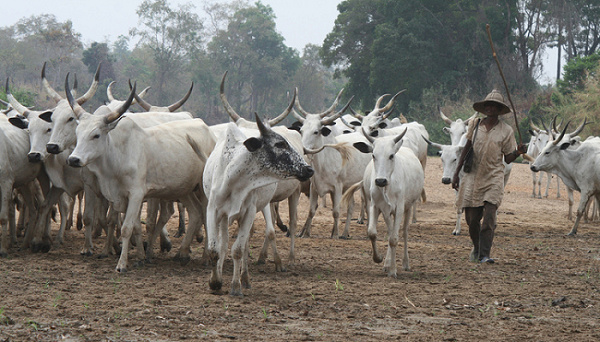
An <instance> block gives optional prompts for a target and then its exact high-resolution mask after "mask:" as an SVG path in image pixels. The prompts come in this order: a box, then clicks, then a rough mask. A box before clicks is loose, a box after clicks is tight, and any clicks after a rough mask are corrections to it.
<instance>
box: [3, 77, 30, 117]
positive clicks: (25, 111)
mask: <svg viewBox="0 0 600 342" xmlns="http://www.w3.org/2000/svg"><path fill="white" fill-rule="evenodd" d="M5 90H6V98H7V99H8V102H10V105H11V106H12V107H13V108H14V109H15V110H16V111H17V112H18V113H19V114H21V115H23V116H24V117H27V116H29V109H27V107H25V106H23V105H22V104H21V103H20V102H19V101H17V99H16V98H15V97H14V96H13V94H12V93H11V92H10V88H9V87H8V77H7V78H6V88H5ZM7 105H8V104H7Z"/></svg>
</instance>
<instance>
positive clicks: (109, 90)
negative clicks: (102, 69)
mask: <svg viewBox="0 0 600 342" xmlns="http://www.w3.org/2000/svg"><path fill="white" fill-rule="evenodd" d="M115 83H117V81H112V82H110V83H109V84H108V87H106V97H108V101H110V102H113V101H116V100H115V97H114V96H113V93H112V86H113V85H114V84H115Z"/></svg>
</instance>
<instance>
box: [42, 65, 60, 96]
mask: <svg viewBox="0 0 600 342" xmlns="http://www.w3.org/2000/svg"><path fill="white" fill-rule="evenodd" d="M42 85H43V86H44V89H46V92H47V93H48V95H50V97H51V98H52V99H53V100H54V102H58V101H60V100H62V99H63V97H62V96H60V95H59V94H58V92H56V90H54V88H52V87H51V86H50V83H49V82H48V79H46V62H44V66H42Z"/></svg>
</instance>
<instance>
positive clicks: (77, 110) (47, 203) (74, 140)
mask: <svg viewBox="0 0 600 342" xmlns="http://www.w3.org/2000/svg"><path fill="white" fill-rule="evenodd" d="M45 69H46V65H45V64H44V67H43V68H42V75H41V76H42V84H43V86H44V89H45V90H46V92H47V93H48V95H49V96H50V97H51V98H52V99H53V100H54V101H55V102H56V106H55V107H54V108H50V109H46V110H33V109H31V108H27V107H25V106H23V105H22V104H21V103H19V102H18V101H17V100H16V99H15V97H14V96H13V95H12V94H11V92H10V89H9V82H8V80H7V82H6V94H7V99H8V103H5V102H4V101H2V102H3V104H4V105H5V106H6V110H4V111H3V112H4V115H1V116H0V118H1V120H0V146H1V147H0V153H1V154H2V155H1V157H0V173H1V177H0V193H1V202H0V206H1V210H0V224H1V225H2V240H1V246H0V256H1V257H6V256H7V253H8V251H9V248H11V246H15V245H16V243H17V235H18V234H21V233H24V238H23V241H22V247H23V248H31V250H32V251H34V252H37V251H42V252H47V251H49V250H50V248H51V246H52V241H51V237H50V221H51V219H52V217H53V214H54V208H55V207H56V205H58V209H59V212H60V216H61V223H60V230H59V232H58V234H57V235H56V237H55V240H54V243H55V245H60V244H61V243H62V241H63V234H64V231H65V229H66V228H67V227H70V226H71V225H72V224H73V211H74V210H73V206H74V204H75V203H76V200H75V199H76V198H77V197H79V203H80V204H81V202H82V198H83V202H84V203H85V206H84V209H83V215H82V216H81V208H80V210H79V211H78V212H79V214H78V217H77V227H78V228H82V227H83V228H85V243H84V246H83V248H82V250H81V253H82V254H84V255H91V254H92V251H93V249H94V246H93V240H92V237H93V236H98V235H99V234H101V233H102V231H105V232H106V236H107V241H106V243H105V247H104V249H103V250H102V252H100V255H101V256H108V255H110V254H116V255H118V254H120V257H119V260H118V263H117V266H116V270H117V271H119V272H124V271H126V270H127V266H128V251H129V249H130V242H131V246H133V247H135V251H136V258H137V260H138V262H140V263H141V262H144V261H145V260H148V259H151V258H152V257H153V256H154V247H153V246H154V243H155V240H156V238H157V236H160V248H161V251H163V250H170V249H171V242H170V240H169V237H168V234H167V231H166V228H165V226H166V223H167V221H168V220H169V218H170V217H171V216H172V214H173V213H174V203H178V208H179V211H180V218H181V217H184V215H185V211H187V213H188V215H189V225H188V229H187V231H186V232H184V231H182V230H180V232H179V233H178V234H185V236H184V238H183V240H182V243H181V247H180V249H179V251H178V253H177V256H176V258H178V259H180V260H181V261H182V262H184V263H185V262H187V261H189V260H190V245H191V243H192V241H193V239H194V238H196V239H197V240H198V241H202V240H201V239H202V238H203V236H202V226H204V229H205V232H206V239H204V249H203V251H204V252H203V253H204V254H203V256H202V258H203V260H204V261H205V262H207V263H209V264H210V265H211V266H212V273H211V277H210V280H209V285H210V288H211V289H212V290H215V291H220V290H221V288H222V282H223V281H222V269H223V262H224V260H225V258H226V253H227V251H228V247H229V241H228V239H229V236H230V232H229V227H230V226H231V224H232V223H233V221H237V223H238V228H237V232H236V234H237V237H236V240H235V241H234V243H233V245H232V247H231V256H232V258H233V264H234V267H233V277H232V285H231V294H233V295H242V288H244V287H246V288H247V287H249V286H250V280H249V279H250V278H249V273H248V254H249V251H248V241H249V238H250V235H251V229H252V225H253V222H254V219H255V216H256V213H257V212H258V211H262V213H263V215H264V218H265V222H266V231H265V241H264V245H263V248H262V251H261V253H260V257H259V262H261V261H264V260H265V259H266V258H267V255H268V250H269V247H270V248H271V249H272V251H273V257H274V261H275V266H276V270H277V271H281V270H283V269H284V265H283V262H282V260H281V258H280V256H279V254H278V252H277V249H276V244H275V228H274V227H275V224H276V222H277V224H278V225H279V226H280V227H284V225H283V223H280V222H281V220H280V218H279V214H278V205H277V203H278V202H280V201H283V200H285V199H287V200H288V207H289V211H290V212H289V229H288V235H289V237H290V239H291V243H290V252H289V258H288V263H289V264H292V263H293V262H294V259H295V256H294V238H295V237H296V221H297V217H298V215H297V207H298V202H299V198H300V195H301V193H305V194H307V195H308V197H309V201H310V209H309V213H308V218H307V220H306V222H305V224H304V226H303V227H302V230H301V231H300V233H299V234H298V236H302V237H308V236H310V229H311V224H312V219H313V217H314V215H315V212H316V210H317V207H318V203H319V201H318V200H319V198H323V197H325V196H326V195H327V194H329V195H330V198H331V201H332V204H331V207H332V215H333V229H332V232H331V236H332V238H348V237H349V224H350V217H351V215H352V212H353V208H354V193H355V192H356V191H359V193H360V195H361V196H360V197H361V200H362V201H361V202H362V203H361V208H362V210H361V217H360V219H359V220H361V221H362V220H363V218H364V216H365V214H364V213H365V211H366V212H367V218H368V231H367V233H368V237H369V239H370V240H371V242H372V247H373V260H375V262H377V263H380V262H382V261H383V259H384V258H383V257H382V256H381V255H380V254H379V253H378V252H377V248H376V241H377V221H378V217H379V215H380V214H381V215H382V216H383V221H384V222H385V224H386V226H387V235H388V251H387V254H386V257H385V263H384V271H385V272H387V274H388V275H389V276H391V277H395V276H396V275H397V266H396V248H397V245H398V239H399V232H400V226H402V229H403V239H404V256H403V269H404V270H409V261H408V252H407V232H408V226H409V223H410V222H411V221H413V222H414V221H415V220H416V219H417V218H416V212H417V210H416V205H417V203H418V202H419V200H423V201H425V199H426V194H425V191H424V178H425V177H424V175H425V167H426V163H427V147H428V144H429V145H431V146H433V147H435V148H437V149H439V150H440V155H441V159H442V164H443V168H444V171H443V178H442V182H443V183H445V184H448V183H450V180H451V176H452V174H453V172H454V169H455V168H456V165H457V159H458V158H459V156H460V154H461V152H462V148H463V146H464V143H465V133H466V128H467V125H468V123H469V121H470V120H473V119H474V118H475V116H476V115H473V116H472V117H471V118H469V119H467V120H464V121H463V120H461V119H458V120H456V121H452V120H450V119H448V117H446V116H445V115H444V114H443V113H442V112H441V111H440V116H441V118H442V119H443V120H444V121H445V122H446V123H447V124H448V127H446V128H444V131H446V133H448V134H449V135H450V136H451V145H441V144H438V143H435V142H432V141H430V140H429V135H428V133H427V130H426V129H425V127H424V126H423V125H422V124H419V123H417V122H410V123H409V122H406V120H405V119H404V117H403V116H402V115H400V118H395V119H392V120H390V119H388V117H389V116H390V114H391V113H392V111H393V110H394V108H393V107H394V101H395V99H396V98H397V96H399V95H400V94H401V92H399V93H397V94H396V95H394V96H393V97H392V98H391V99H390V100H389V101H388V102H387V104H386V105H385V106H383V107H382V102H383V100H384V99H385V97H386V96H388V95H383V96H381V97H379V98H378V99H377V101H376V103H375V106H374V108H373V110H371V111H370V112H369V113H365V115H361V114H357V113H355V112H354V111H352V113H353V114H344V113H345V112H346V111H347V110H348V109H349V106H350V101H351V100H350V101H349V102H348V104H346V105H345V106H344V107H343V108H342V109H341V110H339V111H336V108H337V106H338V103H339V99H340V97H341V94H342V91H340V93H339V94H338V96H337V97H336V99H335V101H334V103H333V104H332V105H331V107H330V108H328V109H327V110H325V111H324V112H322V113H309V112H307V111H306V110H304V109H303V108H302V106H301V105H300V102H299V99H298V94H297V93H298V90H297V89H296V91H295V92H294V94H293V97H292V100H291V101H290V104H289V106H288V107H287V108H286V109H285V110H284V111H283V112H282V113H281V114H280V115H278V116H277V117H275V118H274V119H270V120H267V121H264V122H263V120H261V118H260V117H259V116H258V115H255V118H256V122H252V121H249V120H246V119H243V118H241V117H240V115H239V114H237V113H236V112H235V110H234V109H233V107H232V106H231V105H230V104H229V102H228V100H227V97H226V95H225V92H224V83H225V79H226V75H227V73H225V74H224V75H223V79H222V82H221V87H220V96H221V100H222V103H223V106H224V108H225V111H226V112H227V113H228V114H229V116H230V119H231V120H232V121H233V122H229V123H223V124H218V125H213V126H208V125H207V124H206V123H205V122H204V121H203V120H202V119H199V118H194V116H193V115H192V114H191V113H189V112H182V111H177V110H178V109H179V107H181V105H183V103H184V102H185V101H186V100H187V98H188V97H189V96H190V93H191V91H192V88H190V90H189V91H188V93H187V94H186V96H185V97H184V98H183V99H182V100H180V101H178V102H177V103H175V104H173V105H170V106H168V107H156V106H152V105H150V104H148V103H147V102H146V101H145V100H144V99H143V97H144V95H145V93H146V91H147V88H146V89H144V90H143V91H141V92H140V93H139V94H138V93H137V91H136V85H135V84H134V85H133V86H131V85H130V87H131V92H130V94H129V96H128V98H127V99H126V100H125V101H120V100H116V99H115V98H114V96H113V95H112V91H111V88H112V84H111V85H109V87H108V89H107V95H108V99H109V103H107V104H106V105H102V106H100V107H99V108H97V109H96V110H95V111H94V112H93V113H89V112H87V111H86V110H85V109H84V108H83V107H82V105H83V104H84V103H85V102H86V101H88V100H89V99H91V98H92V97H93V96H94V94H95V92H96V90H97V88H98V79H99V71H100V68H99V67H98V70H97V71H96V74H95V77H94V81H93V82H92V84H91V86H90V88H89V89H88V90H87V92H86V93H85V94H83V95H82V96H80V97H77V89H76V84H77V81H76V80H75V86H74V87H73V89H71V87H70V82H69V75H67V77H66V80H65V96H62V95H61V94H59V93H58V92H57V91H55V90H54V89H53V88H52V86H51V85H50V84H49V82H48V81H47V79H46V76H45ZM192 86H193V85H192ZM135 103H137V104H139V105H140V106H141V107H142V108H143V109H144V111H143V112H137V113H133V112H129V111H128V109H129V107H130V106H131V105H133V104H135ZM296 110H297V111H296ZM350 110H351V108H350ZM290 113H291V114H292V115H293V116H294V117H295V118H296V119H297V122H296V123H295V124H294V125H292V127H289V128H288V127H284V126H280V125H278V124H279V123H280V122H281V121H282V120H283V119H285V118H286V117H287V116H288V115H289V114H290ZM584 125H585V122H584V123H583V124H581V125H580V126H579V127H578V128H577V129H576V130H575V131H573V132H571V133H566V131H567V128H568V126H569V124H568V123H567V124H566V125H565V127H564V128H563V129H562V131H560V132H558V131H557V129H556V125H555V123H553V125H552V126H553V128H552V129H548V128H546V127H544V128H545V129H544V130H541V129H538V128H537V127H535V126H533V125H532V131H531V134H532V138H531V139H532V140H531V142H530V144H529V151H528V154H530V155H532V156H538V157H537V159H536V161H535V162H534V163H532V165H531V170H532V171H535V172H537V171H546V172H550V173H554V174H557V175H558V176H560V178H561V179H562V180H563V181H564V182H565V184H566V185H567V187H568V188H569V189H572V190H577V191H580V192H581V202H580V205H579V208H578V210H577V217H576V220H575V223H574V225H573V229H572V231H571V233H570V234H575V233H576V231H577V226H578V224H579V221H580V219H581V217H582V216H583V213H584V210H585V209H586V204H587V202H588V200H589V199H590V198H591V197H595V198H596V199H600V198H599V196H600V192H598V190H600V179H599V174H598V172H597V171H596V170H597V166H596V159H597V158H599V157H598V156H599V155H600V154H599V153H598V152H600V138H589V139H587V140H585V141H583V142H581V141H580V139H579V137H578V136H577V135H578V134H579V133H580V132H581V130H582V129H583V127H584ZM599 162H600V161H599ZM509 174H510V165H506V172H505V175H506V177H505V182H506V181H507V180H508V176H509ZM550 178H551V177H548V179H550ZM540 182H541V178H540V179H539V180H538V179H537V177H536V176H535V174H534V176H533V184H534V190H533V196H536V192H535V186H536V183H537V185H538V194H537V196H539V197H541V190H540V189H539V186H540V184H541V183H540ZM548 184H549V183H548ZM572 190H569V191H570V201H569V214H570V212H571V207H572ZM547 191H548V190H547V188H546V195H547ZM144 202H146V203H147V206H146V212H147V217H146V222H145V223H146V228H147V241H146V242H144V241H143V233H142V228H141V223H142V221H141V217H140V216H141V212H142V206H143V203H144ZM343 206H345V207H347V212H346V215H347V219H346V223H345V227H344V231H343V232H342V234H339V229H338V226H339V213H340V208H341V207H343ZM16 207H18V208H19V217H18V220H17V219H16V209H15V208H16ZM411 214H412V215H411ZM460 215H461V213H460V211H458V212H457V222H456V229H455V231H454V232H453V234H459V233H460V221H461V220H460ZM24 227H26V228H24ZM117 227H120V229H119V230H117V229H116V228H117ZM119 232H120V239H121V244H119V243H118V241H117V237H116V235H117V234H118V233H119ZM132 239H133V240H132Z"/></svg>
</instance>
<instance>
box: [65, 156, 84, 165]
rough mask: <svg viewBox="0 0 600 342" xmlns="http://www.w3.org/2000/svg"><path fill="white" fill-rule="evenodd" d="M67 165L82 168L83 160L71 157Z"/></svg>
mask: <svg viewBox="0 0 600 342" xmlns="http://www.w3.org/2000/svg"><path fill="white" fill-rule="evenodd" d="M67 165H69V166H72V167H81V166H82V165H81V159H79V158H77V157H69V158H68V159H67Z"/></svg>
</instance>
